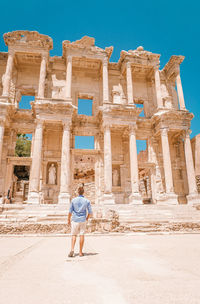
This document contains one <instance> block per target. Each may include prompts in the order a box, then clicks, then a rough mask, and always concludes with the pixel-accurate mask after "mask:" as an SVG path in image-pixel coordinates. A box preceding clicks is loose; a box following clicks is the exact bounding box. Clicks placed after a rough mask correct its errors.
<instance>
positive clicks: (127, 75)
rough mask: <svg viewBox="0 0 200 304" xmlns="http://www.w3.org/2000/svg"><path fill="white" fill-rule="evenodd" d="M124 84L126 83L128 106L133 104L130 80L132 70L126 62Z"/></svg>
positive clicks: (131, 82)
mask: <svg viewBox="0 0 200 304" xmlns="http://www.w3.org/2000/svg"><path fill="white" fill-rule="evenodd" d="M126 83H127V97H128V104H133V103H134V101H133V80H132V70H131V63H130V62H129V61H128V62H127V63H126Z"/></svg>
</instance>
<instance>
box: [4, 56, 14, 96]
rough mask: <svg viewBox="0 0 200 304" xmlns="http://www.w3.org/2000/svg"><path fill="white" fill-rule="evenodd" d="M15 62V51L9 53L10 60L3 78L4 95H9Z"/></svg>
mask: <svg viewBox="0 0 200 304" xmlns="http://www.w3.org/2000/svg"><path fill="white" fill-rule="evenodd" d="M13 63H14V52H11V53H10V52H9V53H8V61H7V65H6V72H5V74H4V78H3V96H6V97H8V96H9V90H10V81H11V77H12V70H13Z"/></svg>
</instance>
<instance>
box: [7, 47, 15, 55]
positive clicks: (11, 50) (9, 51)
mask: <svg viewBox="0 0 200 304" xmlns="http://www.w3.org/2000/svg"><path fill="white" fill-rule="evenodd" d="M8 56H11V57H14V56H15V50H13V49H9V50H8Z"/></svg>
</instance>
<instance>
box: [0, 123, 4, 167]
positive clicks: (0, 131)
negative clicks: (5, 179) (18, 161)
mask: <svg viewBox="0 0 200 304" xmlns="http://www.w3.org/2000/svg"><path fill="white" fill-rule="evenodd" d="M3 137H4V124H3V123H0V169H1V159H2V150H3Z"/></svg>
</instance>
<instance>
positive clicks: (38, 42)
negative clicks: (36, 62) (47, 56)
mask: <svg viewBox="0 0 200 304" xmlns="http://www.w3.org/2000/svg"><path fill="white" fill-rule="evenodd" d="M3 38H4V41H5V44H6V45H8V46H10V45H11V46H14V45H18V46H23V47H24V46H30V47H33V48H34V47H40V48H45V49H49V50H50V49H52V48H53V41H52V39H51V37H49V36H47V35H43V34H39V33H38V32H36V31H31V32H30V31H14V32H8V33H6V34H4V35H3Z"/></svg>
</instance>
